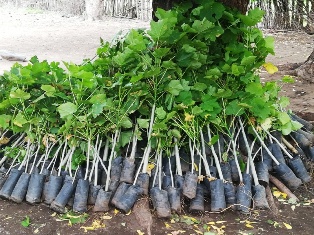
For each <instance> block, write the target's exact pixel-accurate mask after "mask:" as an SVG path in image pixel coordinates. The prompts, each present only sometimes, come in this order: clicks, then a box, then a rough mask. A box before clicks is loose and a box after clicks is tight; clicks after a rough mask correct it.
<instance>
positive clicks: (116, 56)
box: [0, 0, 300, 166]
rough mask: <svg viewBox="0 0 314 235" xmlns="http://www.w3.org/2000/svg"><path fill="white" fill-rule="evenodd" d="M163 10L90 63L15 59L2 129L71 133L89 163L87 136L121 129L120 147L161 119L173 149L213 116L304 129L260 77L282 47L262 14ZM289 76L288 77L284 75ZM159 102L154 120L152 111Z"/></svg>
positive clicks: (217, 123) (218, 122)
mask: <svg viewBox="0 0 314 235" xmlns="http://www.w3.org/2000/svg"><path fill="white" fill-rule="evenodd" d="M195 2H196V3H195V4H194V5H192V4H191V3H184V4H181V5H180V6H177V7H176V8H174V9H173V10H170V11H165V10H162V9H158V11H157V13H156V16H157V17H158V19H159V20H158V21H157V22H154V21H152V22H151V25H150V26H151V27H150V29H149V30H147V31H146V30H142V29H138V30H130V32H129V33H128V34H127V35H126V36H125V37H124V38H123V39H122V40H120V41H117V42H116V43H115V44H109V43H107V42H103V41H102V42H101V46H100V47H99V48H98V50H97V55H98V57H97V59H96V60H94V61H86V62H85V63H84V64H82V65H75V64H71V63H65V62H64V65H65V67H66V70H64V69H63V68H62V67H61V66H60V64H59V63H58V62H52V63H48V62H47V61H42V62H40V61H39V60H38V58H37V57H36V56H35V57H33V58H32V59H31V60H30V63H29V64H28V65H26V66H22V65H20V64H15V65H14V66H13V67H12V68H11V70H10V71H8V72H5V74H4V75H3V76H1V77H0V83H1V84H2V85H1V87H0V90H1V92H0V128H3V129H11V130H13V131H14V132H26V133H28V134H29V135H31V136H34V138H35V137H37V138H38V137H40V136H43V135H45V134H52V135H58V136H60V137H62V138H69V137H71V138H70V139H71V140H70V141H69V144H70V145H72V146H77V147H80V148H81V151H79V152H76V158H75V160H74V161H73V165H75V166H78V165H79V164H80V163H81V162H83V161H84V155H83V153H84V152H86V141H87V140H95V138H96V136H97V135H102V136H111V135H112V134H113V133H114V132H115V131H116V130H119V131H121V134H120V138H119V146H120V147H121V146H124V145H126V144H127V143H128V142H129V139H131V138H132V135H131V132H132V129H133V127H134V125H135V124H137V125H138V126H139V128H140V131H139V132H138V133H137V134H138V135H139V138H140V136H141V135H144V134H143V133H144V131H143V130H147V129H149V127H150V122H151V121H152V125H153V126H152V131H153V133H152V136H151V139H150V141H151V143H152V146H153V147H156V145H155V146H154V144H153V143H156V139H159V140H160V141H161V143H162V147H164V148H168V147H170V146H171V145H172V144H173V143H172V141H173V137H176V138H179V137H182V136H183V135H187V136H189V137H193V136H194V137H195V135H197V133H199V130H200V129H202V128H203V127H204V126H205V125H206V124H208V123H210V124H211V125H212V126H213V127H214V129H217V130H224V131H225V132H229V129H228V126H230V120H233V118H234V117H236V116H240V115H241V116H243V117H245V118H247V119H248V120H253V119H254V120H255V122H254V124H255V125H259V124H261V123H263V122H264V121H265V120H271V121H272V122H271V123H272V127H273V128H274V129H278V130H281V131H282V132H283V133H284V134H289V133H290V132H291V131H293V130H296V129H298V128H299V127H300V126H299V125H298V124H297V123H296V122H293V121H291V119H290V117H289V115H287V114H286V113H284V112H282V108H284V107H285V106H286V104H287V100H286V99H279V98H278V92H279V90H280V87H279V86H278V85H277V84H276V83H274V82H266V83H265V84H261V83H260V77H259V76H258V75H257V71H256V70H257V69H258V68H259V67H260V66H262V65H264V66H265V67H266V68H267V69H268V70H269V71H270V72H275V70H276V69H275V68H274V66H272V65H271V64H269V63H265V58H266V56H267V55H268V54H269V53H271V54H273V53H274V47H273V43H274V40H273V38H271V37H264V36H263V34H262V32H261V31H260V30H259V29H258V28H257V27H256V26H255V25H256V24H257V23H258V22H260V21H261V20H262V16H263V14H264V12H263V11H261V10H260V9H258V8H256V9H253V10H251V11H249V12H248V14H247V15H242V14H240V13H239V12H237V11H234V10H231V9H226V8H225V7H224V6H223V5H222V4H221V3H218V2H216V1H215V0H197V1H195ZM285 80H289V79H287V78H285ZM154 105H155V106H156V107H157V108H156V110H155V114H154V115H155V118H154V120H150V119H151V116H150V110H151V109H152V107H153V106H154Z"/></svg>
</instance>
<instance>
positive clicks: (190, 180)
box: [183, 171, 198, 199]
mask: <svg viewBox="0 0 314 235" xmlns="http://www.w3.org/2000/svg"><path fill="white" fill-rule="evenodd" d="M197 181H198V178H197V175H196V174H194V173H192V172H190V171H188V172H187V173H186V174H185V177H184V184H183V195H184V196H186V197H187V198H189V199H192V198H194V197H195V196H196V189H197Z"/></svg>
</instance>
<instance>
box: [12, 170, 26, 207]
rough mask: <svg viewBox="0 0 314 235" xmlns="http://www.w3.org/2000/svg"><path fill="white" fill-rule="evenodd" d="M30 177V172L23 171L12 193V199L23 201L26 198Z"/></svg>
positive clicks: (17, 201) (18, 201)
mask: <svg viewBox="0 0 314 235" xmlns="http://www.w3.org/2000/svg"><path fill="white" fill-rule="evenodd" d="M30 177H31V176H30V174H28V173H25V172H23V173H22V175H21V176H20V178H19V180H18V181H17V183H16V185H15V187H14V189H13V191H12V193H11V196H10V199H11V200H12V201H14V202H16V203H21V202H22V201H23V200H24V198H25V195H26V192H27V187H28V184H29V179H30Z"/></svg>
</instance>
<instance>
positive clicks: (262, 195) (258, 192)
mask: <svg viewBox="0 0 314 235" xmlns="http://www.w3.org/2000/svg"><path fill="white" fill-rule="evenodd" d="M253 195H254V196H253V202H254V204H253V205H254V207H255V208H256V209H261V210H266V209H269V205H268V202H267V198H266V191H265V188H264V186H262V185H254V186H253Z"/></svg>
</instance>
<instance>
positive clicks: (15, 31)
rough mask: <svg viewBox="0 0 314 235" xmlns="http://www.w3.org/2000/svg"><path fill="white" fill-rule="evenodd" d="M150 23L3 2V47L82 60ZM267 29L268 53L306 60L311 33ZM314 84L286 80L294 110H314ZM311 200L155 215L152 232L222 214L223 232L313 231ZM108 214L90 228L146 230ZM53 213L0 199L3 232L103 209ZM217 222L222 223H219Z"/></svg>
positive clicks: (193, 229) (0, 65) (53, 227)
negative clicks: (181, 217) (182, 217)
mask: <svg viewBox="0 0 314 235" xmlns="http://www.w3.org/2000/svg"><path fill="white" fill-rule="evenodd" d="M147 26H148V23H147V22H140V21H136V20H127V19H112V18H107V19H105V20H103V21H94V22H89V21H85V20H84V19H82V18H78V17H71V18H68V17H63V16H62V15H59V14H57V13H51V12H49V13H47V12H45V13H43V12H41V11H36V10H29V9H28V10H25V9H9V8H4V7H2V8H1V7H0V50H9V51H12V52H15V53H19V54H22V55H25V56H26V57H27V58H30V57H31V56H33V55H37V56H38V57H39V59H40V60H44V59H47V60H48V61H53V60H54V61H62V60H64V61H72V62H74V63H80V62H82V60H83V59H86V58H92V57H93V56H94V55H95V51H96V48H97V47H98V46H99V38H100V37H101V38H103V39H104V40H111V39H112V38H113V37H114V35H115V34H116V33H118V32H119V31H120V30H122V29H129V28H137V27H147ZM266 34H268V35H272V36H274V37H275V39H276V56H270V57H269V58H268V60H269V61H270V62H273V63H274V64H276V65H279V64H285V63H289V62H302V61H304V60H305V59H306V58H307V56H308V55H309V54H310V53H311V51H312V49H313V46H314V40H313V39H314V38H313V36H309V35H306V34H304V33H295V32H293V33H275V32H271V31H267V32H266ZM12 64H13V62H9V61H6V60H0V74H1V73H2V71H3V70H8V69H9V68H10V66H12ZM282 76H283V75H280V74H276V75H272V76H269V75H267V74H266V73H262V78H264V80H265V81H266V80H268V79H280V78H281V77H282ZM313 89H314V87H313V84H304V83H303V82H302V80H299V79H297V81H296V83H295V84H292V85H284V86H283V94H284V95H287V96H289V97H290V98H291V106H290V108H291V109H292V110H294V111H301V112H303V113H306V112H313V107H314V93H313ZM313 120H314V119H313ZM313 188H314V185H313V184H311V185H308V186H307V187H302V188H301V189H300V190H299V191H298V192H297V194H298V195H299V196H300V197H301V198H302V197H304V198H306V199H307V200H308V199H312V198H314V196H313V195H314V189H313ZM186 203H187V204H188V203H189V202H186ZM311 205H312V204H310V205H308V206H305V207H302V206H299V207H297V208H296V209H295V211H293V210H292V209H291V205H289V204H287V205H284V204H279V203H278V201H277V206H278V207H279V209H280V210H281V212H280V214H279V215H276V216H274V215H273V214H272V213H270V212H268V211H267V212H254V213H252V214H251V215H248V216H244V215H240V214H237V213H235V212H232V211H227V212H226V213H223V214H218V215H217V214H211V213H205V214H203V215H193V216H194V217H196V218H197V219H198V220H199V221H200V223H199V224H194V225H195V226H194V225H187V224H186V223H182V222H181V223H180V222H175V223H171V221H170V220H159V219H157V218H156V217H153V225H152V234H173V235H175V234H197V233H198V232H197V231H204V229H203V226H204V225H205V224H206V223H208V222H210V221H222V220H223V221H226V222H224V225H225V226H226V227H225V228H224V229H223V230H224V231H225V234H313V230H312V226H313V223H314V216H313V210H312V206H311ZM207 206H208V205H207ZM186 212H187V211H186ZM109 214H110V215H111V216H112V217H113V219H111V220H102V222H103V223H105V224H106V227H105V228H102V229H98V230H96V231H90V232H89V233H88V234H112V233H113V231H114V233H115V234H116V235H119V234H140V232H137V230H141V231H142V232H145V229H144V228H143V227H142V226H141V223H140V221H138V220H137V218H136V217H135V216H134V214H133V213H131V214H130V215H123V214H121V213H118V214H117V215H115V214H114V212H113V211H110V212H109ZM184 214H185V213H184ZM52 215H53V212H52V211H51V210H50V209H49V208H47V207H45V206H43V205H39V206H30V205H27V204H25V203H23V204H20V205H18V204H13V203H12V202H8V201H2V200H1V201H0V234H12V235H18V234H45V235H46V234H56V235H57V234H60V235H63V234H68V235H72V234H73V235H74V234H75V235H79V234H85V233H84V230H83V229H82V228H80V227H81V226H90V225H91V224H92V222H93V221H94V220H95V219H100V220H101V218H102V216H103V213H100V214H95V213H89V218H88V220H87V221H86V222H85V223H84V224H79V225H73V226H69V225H68V223H67V222H64V221H63V222H60V221H57V220H56V219H57V218H58V215H57V216H52ZM25 216H29V217H30V219H31V224H30V226H29V227H27V228H23V227H22V226H21V224H20V222H21V221H22V220H23V219H24V217H25ZM269 219H271V220H273V221H276V222H278V223H279V224H280V225H281V228H279V227H277V228H274V226H273V225H270V224H269V223H268V222H267V220H269ZM245 220H249V221H252V222H255V223H254V224H251V225H253V227H254V228H251V227H249V226H246V224H247V223H245V222H244V223H243V222H241V221H245ZM165 222H166V223H168V226H167V225H166V224H165ZM283 222H285V223H288V224H290V225H292V230H287V229H286V228H285V226H283ZM169 226H170V227H169ZM217 226H219V227H220V226H221V224H219V225H217ZM180 231H181V232H180ZM182 231H184V232H182ZM213 232H214V230H213ZM145 234H147V233H145Z"/></svg>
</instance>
